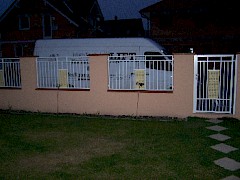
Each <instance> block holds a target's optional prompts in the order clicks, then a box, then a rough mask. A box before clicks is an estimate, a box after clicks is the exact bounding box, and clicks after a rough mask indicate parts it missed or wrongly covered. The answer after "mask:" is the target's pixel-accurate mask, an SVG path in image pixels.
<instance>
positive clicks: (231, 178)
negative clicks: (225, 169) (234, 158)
mask: <svg viewBox="0 0 240 180" xmlns="http://www.w3.org/2000/svg"><path fill="white" fill-rule="evenodd" d="M221 180H240V178H239V177H237V176H234V175H232V176H228V177H225V178H223V179H221Z"/></svg>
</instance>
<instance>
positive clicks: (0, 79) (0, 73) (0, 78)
mask: <svg viewBox="0 0 240 180" xmlns="http://www.w3.org/2000/svg"><path fill="white" fill-rule="evenodd" d="M1 86H4V77H3V70H0V87H1Z"/></svg>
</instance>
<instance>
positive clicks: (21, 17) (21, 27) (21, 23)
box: [18, 14, 30, 30]
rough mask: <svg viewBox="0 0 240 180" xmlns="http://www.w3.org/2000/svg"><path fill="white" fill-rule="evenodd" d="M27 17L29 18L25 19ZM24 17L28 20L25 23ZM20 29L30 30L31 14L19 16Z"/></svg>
mask: <svg viewBox="0 0 240 180" xmlns="http://www.w3.org/2000/svg"><path fill="white" fill-rule="evenodd" d="M25 18H27V19H25ZM24 19H25V20H26V22H24V23H23V21H24ZM25 23H26V24H25ZM25 25H26V27H25ZM18 29H19V30H29V29H30V16H29V15H27V14H24V15H20V16H19V17H18Z"/></svg>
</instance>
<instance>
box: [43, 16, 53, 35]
mask: <svg viewBox="0 0 240 180" xmlns="http://www.w3.org/2000/svg"><path fill="white" fill-rule="evenodd" d="M43 38H52V17H51V15H44V16H43Z"/></svg>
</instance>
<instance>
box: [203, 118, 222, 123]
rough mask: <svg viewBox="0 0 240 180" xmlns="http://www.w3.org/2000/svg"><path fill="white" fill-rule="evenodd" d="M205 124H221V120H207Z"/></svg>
mask: <svg viewBox="0 0 240 180" xmlns="http://www.w3.org/2000/svg"><path fill="white" fill-rule="evenodd" d="M206 121H207V122H210V123H214V124H218V123H221V122H223V120H218V119H208V120H206Z"/></svg>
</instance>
